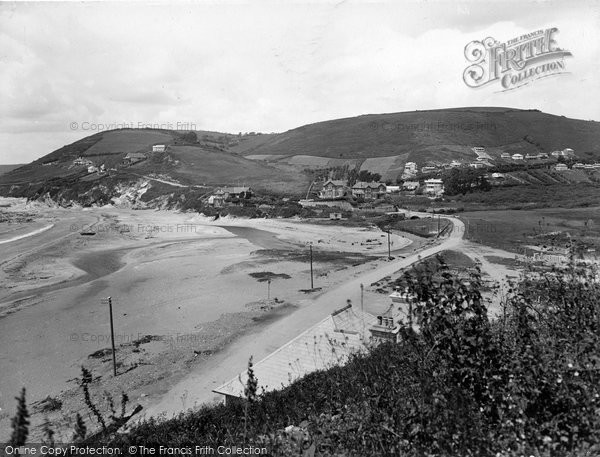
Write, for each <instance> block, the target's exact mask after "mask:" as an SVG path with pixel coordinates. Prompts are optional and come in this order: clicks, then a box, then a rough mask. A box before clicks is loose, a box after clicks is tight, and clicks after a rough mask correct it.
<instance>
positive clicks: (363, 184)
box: [352, 181, 385, 189]
mask: <svg viewBox="0 0 600 457" xmlns="http://www.w3.org/2000/svg"><path fill="white" fill-rule="evenodd" d="M381 186H383V187H385V184H384V183H382V182H362V181H359V182H357V183H355V184H354V185H353V186H352V188H353V189H368V188H372V189H378V188H379V187H381Z"/></svg>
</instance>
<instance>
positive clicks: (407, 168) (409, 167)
mask: <svg viewBox="0 0 600 457" xmlns="http://www.w3.org/2000/svg"><path fill="white" fill-rule="evenodd" d="M404 174H405V175H408V176H414V175H416V174H417V164H416V163H415V162H406V163H405V164H404Z"/></svg>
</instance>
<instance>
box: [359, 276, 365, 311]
mask: <svg viewBox="0 0 600 457" xmlns="http://www.w3.org/2000/svg"><path fill="white" fill-rule="evenodd" d="M364 291H365V286H364V285H363V283H362V282H361V283H360V310H361V311H364V300H363V295H364Z"/></svg>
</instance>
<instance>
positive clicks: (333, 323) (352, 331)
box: [213, 304, 376, 404]
mask: <svg viewBox="0 0 600 457" xmlns="http://www.w3.org/2000/svg"><path fill="white" fill-rule="evenodd" d="M375 323H376V319H375V316H373V315H371V314H369V313H366V312H363V311H359V310H357V309H354V308H353V307H352V305H350V304H348V305H347V306H345V307H344V308H342V309H340V310H337V311H334V312H333V313H332V314H330V315H329V316H327V317H326V318H325V319H323V320H322V321H321V322H319V323H318V324H316V325H314V326H313V327H311V328H309V329H308V330H306V331H305V332H303V333H301V334H300V335H298V336H297V337H296V338H294V339H292V340H291V341H289V342H288V343H286V344H284V345H283V346H282V347H280V348H279V349H277V350H276V351H275V352H273V353H271V354H269V355H268V356H267V357H265V358H264V359H262V360H260V361H259V362H257V363H255V364H254V366H253V370H254V375H255V376H256V379H258V382H259V390H262V389H264V391H265V392H270V391H274V390H280V389H283V388H285V387H287V386H289V385H290V384H292V383H293V382H295V381H297V380H298V379H300V378H302V377H304V376H306V375H307V374H309V373H313V372H315V371H319V370H326V369H329V368H332V367H334V366H339V365H344V364H346V363H347V362H348V360H349V359H350V357H351V356H352V355H353V354H356V353H361V352H364V351H366V350H367V345H368V340H369V332H368V329H369V328H370V327H371V326H372V325H374V324H375ZM247 381H248V373H247V371H243V372H242V373H240V374H239V375H238V376H235V377H234V378H233V379H231V380H229V381H227V382H226V383H225V384H223V385H221V386H219V387H217V388H216V389H214V390H213V392H215V393H217V394H221V395H223V396H224V397H225V403H226V404H231V403H236V402H239V401H242V400H243V399H244V398H245V397H244V388H245V387H246V383H247Z"/></svg>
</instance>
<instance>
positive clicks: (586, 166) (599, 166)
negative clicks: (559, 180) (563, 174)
mask: <svg viewBox="0 0 600 457" xmlns="http://www.w3.org/2000/svg"><path fill="white" fill-rule="evenodd" d="M572 168H573V170H600V163H580V162H578V163H576V164H574V165H573V167H572ZM554 169H555V170H556V171H567V170H568V169H569V167H568V166H567V164H564V163H559V164H556V166H555V167H554Z"/></svg>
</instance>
